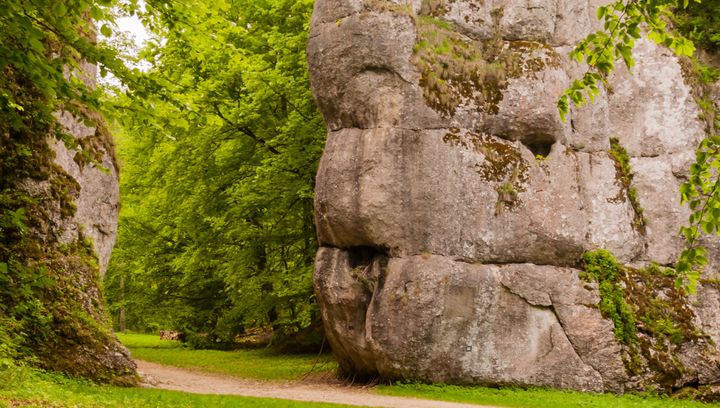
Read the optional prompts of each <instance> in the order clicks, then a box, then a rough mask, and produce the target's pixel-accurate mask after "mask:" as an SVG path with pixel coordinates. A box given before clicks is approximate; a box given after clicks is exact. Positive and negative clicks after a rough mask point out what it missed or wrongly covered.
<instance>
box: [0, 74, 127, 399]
mask: <svg viewBox="0 0 720 408" xmlns="http://www.w3.org/2000/svg"><path fill="white" fill-rule="evenodd" d="M81 69H82V72H83V75H84V77H83V80H84V82H85V83H86V85H88V86H90V87H93V86H94V85H95V67H94V66H92V65H89V64H83V66H82V67H81ZM9 80H14V81H16V82H17V83H18V85H20V86H19V87H18V89H19V91H18V93H19V94H20V95H22V96H23V97H24V98H26V99H23V100H22V103H23V104H24V105H25V106H26V110H27V111H28V112H30V114H32V113H33V109H34V108H35V106H36V105H35V104H37V103H40V104H42V103H43V100H42V99H40V98H38V97H37V96H35V95H34V94H33V92H34V89H33V85H32V83H30V82H28V81H24V80H23V79H22V78H13V77H12V75H10V76H9ZM23 87H24V88H23ZM18 99H19V98H18ZM55 119H56V122H57V123H51V124H48V123H46V122H41V121H40V120H37V119H35V118H33V117H31V118H30V119H29V120H28V121H27V125H26V126H17V125H14V124H11V125H13V126H8V125H7V124H4V126H2V128H0V130H1V131H0V134H1V135H2V138H1V139H0V141H1V142H2V143H0V152H1V153H2V155H0V156H1V157H2V161H1V162H0V163H1V164H2V166H0V170H1V173H2V199H3V201H2V210H3V211H2V216H3V219H2V220H0V221H2V222H0V231H2V232H3V235H2V238H3V239H2V242H1V245H0V249H1V250H2V251H0V255H2V257H1V259H0V261H2V263H1V264H0V266H2V267H3V272H4V274H3V276H0V277H2V278H3V279H10V284H9V285H10V286H8V287H6V288H3V289H4V290H2V291H0V300H2V304H0V318H2V319H0V324H2V325H4V326H5V327H2V328H3V329H5V330H8V331H9V332H10V333H12V334H14V335H15V336H16V338H17V339H19V340H17V341H18V342H20V343H21V347H22V348H23V350H26V351H25V352H24V353H25V354H26V355H31V356H32V357H33V358H34V359H35V362H37V364H39V365H40V366H41V367H43V368H47V369H51V370H57V371H63V372H66V373H69V374H73V375H81V376H85V377H88V378H92V379H96V380H100V381H106V382H113V383H117V384H126V385H127V384H134V383H135V382H136V380H137V374H136V372H135V364H134V362H133V361H132V359H131V358H130V355H129V352H128V351H127V349H126V348H125V347H124V346H122V344H120V342H119V341H118V340H117V338H116V337H115V335H114V334H113V332H112V329H111V326H110V323H109V320H108V316H107V314H106V311H105V308H104V301H103V297H102V292H101V289H100V276H101V275H102V274H103V273H104V271H105V268H106V267H107V264H108V261H109V259H110V252H111V251H112V247H113V245H114V243H115V238H116V233H117V222H118V209H119V187H118V173H117V172H118V167H117V164H116V162H115V159H114V146H113V143H112V137H111V135H110V133H109V131H108V129H107V126H106V124H105V121H104V120H103V118H102V116H101V115H99V114H98V113H96V112H94V111H92V110H89V109H88V108H86V107H84V106H83V105H82V104H80V103H78V104H76V105H73V106H65V107H64V109H63V110H62V111H60V112H56V113H55ZM13 206H15V207H20V208H19V209H17V210H12V211H9V208H12V207H13ZM7 214H10V215H11V216H12V218H13V222H12V225H10V224H7V223H6V220H5V217H6V215H7ZM8 316H9V317H8Z"/></svg>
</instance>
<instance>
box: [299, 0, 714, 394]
mask: <svg viewBox="0 0 720 408" xmlns="http://www.w3.org/2000/svg"><path fill="white" fill-rule="evenodd" d="M580 3H582V4H580ZM604 3H608V2H607V1H590V2H573V1H564V0H533V1H530V2H528V1H515V0H503V1H498V0H496V1H485V2H476V1H470V0H423V1H420V0H414V1H410V0H396V1H390V0H317V1H316V3H315V10H314V14H313V18H312V24H311V33H310V41H309V44H308V61H309V67H310V78H311V85H312V88H313V92H314V95H315V97H316V99H317V102H318V105H319V107H320V109H321V110H322V112H323V115H324V118H325V120H326V123H327V126H328V138H327V143H326V147H325V151H324V154H323V157H322V159H321V163H320V168H319V171H318V175H317V187H316V195H315V211H316V222H317V231H318V237H319V241H320V245H321V248H320V250H319V252H318V256H317V260H316V266H315V274H314V282H315V290H316V293H317V297H318V301H319V303H320V307H321V310H322V316H323V319H324V323H325V329H326V333H327V336H328V339H329V341H330V343H331V345H332V347H333V350H334V352H335V354H336V355H337V357H338V359H339V361H340V368H341V372H342V373H343V374H345V375H347V376H353V377H358V378H370V377H376V376H380V377H383V378H386V379H416V380H423V381H434V382H450V383H460V384H510V385H522V386H549V387H559V388H568V389H578V390H591V391H614V392H622V391H625V390H630V389H643V388H647V387H656V388H658V389H660V390H663V391H674V390H676V389H679V388H682V387H685V386H697V385H702V384H712V383H715V382H717V381H718V379H719V378H720V376H719V375H718V371H719V368H720V365H719V364H718V361H720V359H718V350H717V349H716V347H715V346H714V344H717V341H715V338H717V337H718V333H719V332H720V326H718V318H717V308H716V305H717V304H719V302H720V293H718V290H717V288H715V286H713V283H712V282H714V281H711V280H706V281H705V283H704V284H703V285H701V287H700V289H699V290H698V293H697V297H696V298H693V299H691V298H689V297H687V296H685V297H683V299H684V300H683V302H686V304H685V303H683V306H682V307H680V306H678V309H677V312H678V313H681V312H683V313H684V311H686V310H689V312H688V313H689V314H688V321H689V322H691V323H692V328H690V326H688V328H687V331H686V332H683V333H684V334H683V336H682V338H681V339H680V340H677V341H675V340H673V341H670V340H668V339H669V338H670V337H669V335H667V336H666V334H662V335H658V334H657V333H658V332H657V330H656V331H653V330H651V329H648V328H649V327H651V326H652V327H655V326H654V325H653V324H651V322H645V321H643V320H642V319H643V318H645V317H647V316H655V314H653V313H652V312H651V311H648V310H647V308H648V307H649V306H646V304H648V299H651V300H657V302H662V301H663V300H662V299H664V298H665V297H667V296H670V295H668V294H669V293H671V292H672V291H673V290H674V289H673V286H672V282H671V280H668V279H664V278H663V279H660V278H657V279H656V278H648V276H650V275H648V274H647V273H646V272H643V271H645V270H644V269H642V268H643V267H645V266H647V265H649V264H651V263H657V264H659V265H668V266H670V265H672V264H673V263H674V261H675V260H676V259H677V256H678V254H679V252H680V249H681V245H682V241H681V239H680V237H679V236H678V230H679V228H680V226H681V225H683V223H684V222H686V220H687V218H688V215H689V210H688V209H687V208H686V207H683V206H681V205H680V200H679V193H678V189H679V186H680V184H681V183H682V182H683V181H684V180H686V177H687V169H688V168H689V166H690V164H691V163H692V161H693V160H694V149H695V146H697V145H698V143H699V141H700V140H702V138H703V137H705V124H704V123H703V121H702V120H701V119H700V118H699V117H700V113H701V111H700V109H699V107H698V105H697V103H696V102H695V96H697V95H695V94H694V89H693V86H692V85H691V84H690V83H687V82H688V81H686V76H687V75H688V74H687V73H686V71H685V70H684V69H683V65H682V64H681V61H679V60H678V58H677V57H676V56H675V55H673V53H672V52H671V51H670V50H668V49H666V48H664V47H662V46H659V45H656V44H655V43H653V42H651V41H649V40H646V39H641V40H639V41H638V42H637V46H636V50H635V57H636V66H635V67H634V68H633V72H632V73H630V72H628V71H627V70H626V69H625V68H623V67H620V66H619V65H618V69H617V72H616V73H614V74H613V75H612V76H611V77H610V78H609V80H608V86H607V89H604V90H603V91H602V93H601V95H600V96H599V97H598V98H597V99H596V100H595V102H594V103H593V104H590V105H589V106H586V107H583V108H579V109H578V108H573V109H571V112H570V113H569V115H568V117H567V120H566V121H563V120H561V118H560V116H559V114H558V111H557V108H556V106H557V100H558V98H559V96H560V95H561V93H562V92H563V91H564V90H565V89H566V88H567V87H568V86H569V84H570V83H571V81H572V80H573V79H574V78H576V77H578V76H579V75H581V74H582V72H583V69H584V67H583V66H581V65H578V64H576V63H573V62H571V61H570V60H569V59H568V58H567V55H568V53H569V51H570V50H571V49H572V46H573V45H574V44H576V43H577V42H578V41H579V40H580V39H582V38H583V37H584V36H586V35H587V34H588V33H590V32H591V30H594V29H596V28H598V27H599V22H598V21H597V20H596V18H595V10H596V8H597V7H598V6H600V5H602V4H604ZM623 161H626V162H627V163H629V170H628V166H627V165H625V166H623V164H622V163H623ZM711 244H712V242H711ZM715 245H716V244H715ZM710 246H711V247H712V245H710ZM598 249H604V250H608V251H610V252H611V253H612V254H613V255H614V256H615V257H616V258H617V260H618V262H620V263H621V264H624V265H628V267H627V268H622V270H623V271H624V272H623V276H624V278H623V279H624V281H623V283H621V284H619V285H620V286H619V287H620V288H621V289H622V291H623V293H625V295H626V297H627V298H628V300H627V304H628V305H630V306H629V307H630V308H631V309H632V311H633V312H634V313H635V314H636V315H637V316H636V317H637V319H638V323H637V325H636V326H637V328H638V333H637V334H633V336H635V337H634V340H633V342H631V343H628V342H626V341H623V340H622V339H621V336H620V335H619V334H618V329H617V327H616V326H617V324H618V323H617V321H614V320H613V319H612V318H611V316H609V315H608V313H607V311H606V310H604V309H603V307H602V306H601V303H602V302H603V299H602V296H601V295H603V293H606V292H603V291H600V290H599V289H598V283H597V282H596V281H593V279H592V278H591V277H588V276H587V274H585V273H584V271H583V263H582V261H581V259H582V257H583V254H584V253H586V252H588V251H595V250H598ZM650 270H652V271H655V270H656V269H653V268H650ZM646 279H649V280H651V281H652V284H650V283H647V282H645V281H644V280H646ZM663 285H664V286H663ZM672 293H675V292H672ZM657 302H656V303H657ZM649 303H652V302H649ZM646 312H647V313H646ZM643 313H646V314H643ZM677 315H680V314H677ZM672 327H675V326H672ZM658 330H659V329H658ZM691 332H692V334H691ZM658 336H659V337H658ZM657 356H663V358H660V357H657ZM701 356H702V357H701ZM663 359H664V360H663ZM661 360H662V361H661ZM700 360H702V361H700ZM671 366H672V367H671Z"/></svg>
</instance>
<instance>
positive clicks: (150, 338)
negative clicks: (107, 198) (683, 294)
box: [119, 334, 720, 408]
mask: <svg viewBox="0 0 720 408" xmlns="http://www.w3.org/2000/svg"><path fill="white" fill-rule="evenodd" d="M119 337H120V340H121V341H122V342H123V343H124V344H125V345H126V346H128V348H130V350H131V351H132V353H133V356H134V357H136V358H140V359H144V360H148V361H153V362H157V363H161V364H167V365H172V366H178V367H185V368H193V369H198V370H202V371H207V372H215V373H223V374H228V375H231V376H236V377H241V378H254V379H264V380H278V379H281V380H293V379H298V378H300V377H302V375H304V374H305V373H306V372H308V371H309V370H310V369H311V368H312V366H313V364H314V363H315V362H316V357H317V356H309V355H305V356H292V355H290V356H288V355H281V354H276V353H273V352H272V351H268V350H243V351H209V350H190V349H188V348H185V347H184V346H183V345H182V344H181V343H180V342H175V341H165V340H160V339H159V338H158V336H156V335H145V334H120V335H119ZM318 366H321V367H322V369H321V370H319V369H318ZM335 367H336V363H334V362H333V361H332V358H331V357H329V356H326V357H323V358H322V360H321V361H320V362H319V363H318V364H317V366H316V367H315V369H314V371H315V372H317V371H329V370H333V369H335ZM376 392H377V393H378V394H383V395H393V396H403V397H415V398H425V399H433V400H441V401H453V402H464V403H474V404H484V405H494V406H498V407H514V408H564V407H592V408H596V407H597V408H611V407H612V408H616V407H617V408H636V407H637V408H640V407H642V408H680V407H682V408H709V407H720V405H712V404H703V403H700V402H694V401H688V400H678V399H672V398H663V397H659V396H654V395H649V394H642V395H633V394H629V395H623V396H617V395H613V394H589V393H581V392H572V391H557V390H547V389H516V388H486V387H459V386H452V385H426V384H395V385H390V386H380V387H378V388H377V389H376ZM158 406H160V405H158ZM260 406H264V405H260ZM268 406H270V405H268Z"/></svg>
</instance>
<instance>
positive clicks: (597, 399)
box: [377, 384, 720, 408]
mask: <svg viewBox="0 0 720 408" xmlns="http://www.w3.org/2000/svg"><path fill="white" fill-rule="evenodd" d="M377 392H378V393H380V394H384V395H393V396H399V397H415V398H426V399H433V400H441V401H452V402H465V403H473V404H486V405H496V406H501V407H514V408H562V407H592V408H636V407H638V408H640V407H642V408H710V407H718V406H720V405H715V404H704V403H701V402H695V401H688V400H678V399H673V398H663V397H659V396H654V395H646V394H639V395H636V394H626V395H622V396H618V395H613V394H590V393H582V392H574V391H557V390H546V389H537V388H536V389H519V388H486V387H460V386H453V385H427V384H395V385H391V386H380V387H378V389H377Z"/></svg>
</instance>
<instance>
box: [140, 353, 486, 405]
mask: <svg viewBox="0 0 720 408" xmlns="http://www.w3.org/2000/svg"><path fill="white" fill-rule="evenodd" d="M135 362H136V363H137V365H138V371H140V373H141V375H142V376H143V378H144V379H145V381H146V384H147V385H148V386H149V387H153V388H162V389H165V390H175V391H185V392H190V393H195V394H224V395H242V396H246V397H260V398H281V399H288V400H296V401H313V402H333V403H336V404H346V405H358V406H365V407H388V408H494V407H489V406H482V405H471V404H460V403H453V402H442V401H432V400H422V399H416V398H404V397H390V396H384V395H377V394H374V393H372V392H371V391H370V390H369V389H368V388H364V387H353V386H346V385H341V384H328V383H327V382H324V383H323V382H317V381H315V382H313V381H309V382H275V381H272V382H270V381H267V382H264V381H254V380H244V379H238V378H233V377H228V376H224V375H220V374H208V373H202V372H198V371H192V370H187V369H183V368H177V367H170V366H164V365H160V364H155V363H150V362H147V361H142V360H135Z"/></svg>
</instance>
